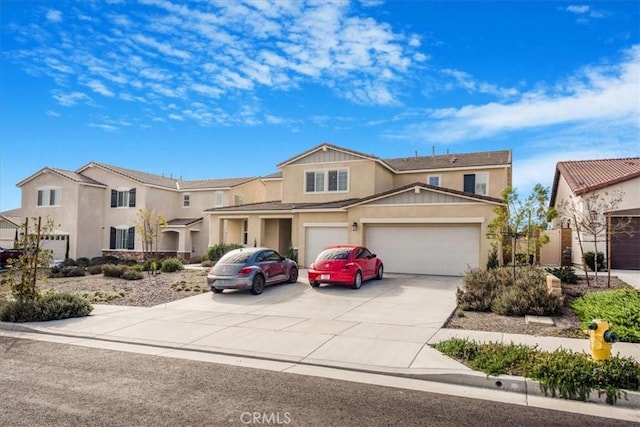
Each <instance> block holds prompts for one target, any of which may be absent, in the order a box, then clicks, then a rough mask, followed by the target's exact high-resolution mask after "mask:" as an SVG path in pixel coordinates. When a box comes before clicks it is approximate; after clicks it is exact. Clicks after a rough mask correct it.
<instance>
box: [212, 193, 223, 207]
mask: <svg viewBox="0 0 640 427" xmlns="http://www.w3.org/2000/svg"><path fill="white" fill-rule="evenodd" d="M223 205H224V193H223V192H222V191H216V194H215V195H214V196H213V206H214V207H216V208H219V207H221V206H223Z"/></svg>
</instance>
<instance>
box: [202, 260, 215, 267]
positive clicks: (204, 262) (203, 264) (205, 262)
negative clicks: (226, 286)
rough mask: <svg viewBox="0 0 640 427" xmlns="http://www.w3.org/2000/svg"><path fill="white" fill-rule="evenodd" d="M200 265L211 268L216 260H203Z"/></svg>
mask: <svg viewBox="0 0 640 427" xmlns="http://www.w3.org/2000/svg"><path fill="white" fill-rule="evenodd" d="M200 265H201V266H203V267H206V268H211V267H213V266H214V265H215V261H209V260H206V261H202V263H201V264H200Z"/></svg>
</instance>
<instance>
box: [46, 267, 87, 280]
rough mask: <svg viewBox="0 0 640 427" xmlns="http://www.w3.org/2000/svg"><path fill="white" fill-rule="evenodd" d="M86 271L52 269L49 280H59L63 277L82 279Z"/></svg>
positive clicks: (76, 268) (66, 268)
mask: <svg viewBox="0 0 640 427" xmlns="http://www.w3.org/2000/svg"><path fill="white" fill-rule="evenodd" d="M84 274H85V273H84V270H83V269H82V268H80V267H72V266H69V267H59V266H58V267H51V272H50V273H49V274H48V277H49V278H52V279H58V278H61V277H80V276H84Z"/></svg>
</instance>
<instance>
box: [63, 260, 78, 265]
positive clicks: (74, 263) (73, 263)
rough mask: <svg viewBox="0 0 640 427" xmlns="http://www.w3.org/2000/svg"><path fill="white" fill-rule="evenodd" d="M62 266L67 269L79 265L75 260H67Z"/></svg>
mask: <svg viewBox="0 0 640 427" xmlns="http://www.w3.org/2000/svg"><path fill="white" fill-rule="evenodd" d="M62 265H63V266H65V267H75V266H77V265H78V263H77V262H76V260H75V259H73V258H67V259H65V260H64V261H62Z"/></svg>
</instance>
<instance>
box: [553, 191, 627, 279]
mask: <svg viewBox="0 0 640 427" xmlns="http://www.w3.org/2000/svg"><path fill="white" fill-rule="evenodd" d="M623 197H624V192H623V191H621V190H613V191H604V192H602V193H601V192H598V191H594V192H591V193H588V194H585V195H582V196H574V195H570V196H569V198H568V199H564V200H562V201H560V203H559V204H558V211H559V212H560V213H561V214H562V215H563V216H566V217H569V218H571V219H572V220H573V224H574V227H575V231H576V235H577V237H578V244H579V245H580V253H581V258H582V268H583V269H584V271H585V276H586V279H587V286H590V283H589V274H588V273H587V270H588V268H587V263H586V261H585V256H584V254H585V251H584V246H585V245H584V244H585V243H592V244H593V249H594V253H595V259H594V271H595V279H596V283H597V281H598V252H599V251H598V244H605V242H607V239H608V238H609V239H610V237H611V236H612V235H617V234H628V235H632V234H633V233H632V230H631V217H628V218H623V219H621V220H619V221H616V223H615V224H613V223H612V222H611V220H610V213H611V212H613V211H615V210H616V209H618V206H620V203H621V202H622V200H623ZM606 260H607V265H609V264H610V260H609V251H608V250H607V259H606ZM610 284H611V274H609V275H608V280H607V287H608V286H610Z"/></svg>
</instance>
